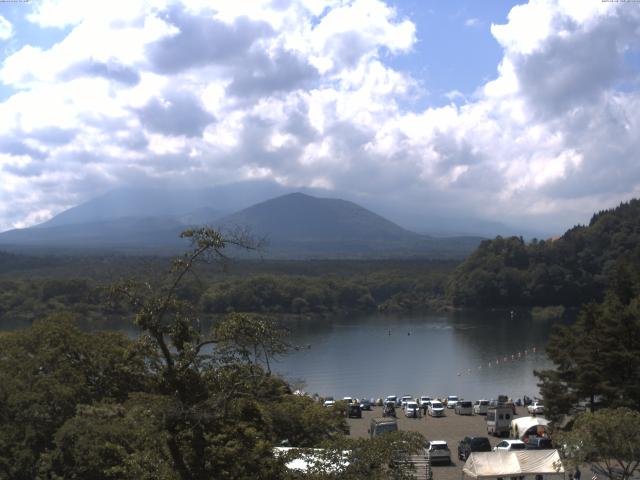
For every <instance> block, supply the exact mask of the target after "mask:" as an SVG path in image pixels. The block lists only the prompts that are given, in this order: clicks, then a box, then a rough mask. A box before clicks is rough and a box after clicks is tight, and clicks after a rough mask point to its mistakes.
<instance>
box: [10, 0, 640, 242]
mask: <svg viewBox="0 0 640 480" xmlns="http://www.w3.org/2000/svg"><path fill="white" fill-rule="evenodd" d="M115 3H117V4H118V5H117V6H116V5H115V4H114V3H113V2H106V3H105V5H102V6H100V7H96V8H94V7H95V6H96V4H93V3H92V4H91V8H89V7H88V3H86V2H80V1H78V0H62V1H57V2H49V1H45V2H43V3H38V4H36V5H34V6H33V8H34V10H33V11H32V12H29V14H28V20H29V21H30V22H32V23H33V24H34V25H38V26H41V27H49V28H68V29H69V33H68V34H67V35H66V36H65V37H64V39H63V40H62V41H60V42H58V43H57V44H55V45H53V46H52V47H51V48H48V49H41V48H39V47H37V46H32V45H24V46H22V47H21V48H20V49H19V50H17V51H15V52H14V53H13V54H11V55H10V56H8V57H7V58H5V60H4V62H3V63H2V66H1V67H0V81H1V82H2V83H3V84H4V85H5V86H7V87H10V88H12V89H13V91H14V92H15V93H13V94H12V95H11V96H9V97H8V98H7V99H6V100H5V101H3V102H2V103H1V104H0V132H2V133H0V230H5V229H8V228H13V227H24V226H29V225H32V224H34V223H38V222H40V221H43V220H46V219H48V218H49V217H51V216H52V215H54V214H55V213H57V212H59V211H61V210H63V209H65V208H68V207H70V206H72V205H75V204H77V203H79V202H81V201H84V200H86V199H88V198H90V197H92V196H94V195H95V194H96V193H100V192H104V191H106V190H108V189H110V188H113V187H116V186H119V185H121V184H125V183H126V184H132V183H134V184H135V183H136V182H151V181H166V182H171V183H180V182H184V183H189V184H193V185H198V186H202V185H206V184H220V183H225V182H231V181H238V180H242V179H257V178H260V179H270V180H274V181H277V182H279V183H281V184H284V185H290V186H312V187H318V188H324V189H326V190H327V195H328V196H329V195H331V194H332V193H331V192H348V193H349V195H350V196H351V198H353V199H358V198H361V199H363V201H365V202H366V200H367V199H376V200H377V201H378V202H381V203H384V204H387V205H389V206H393V207H394V208H397V209H398V210H402V209H405V210H406V209H413V210H414V211H416V212H420V211H424V212H443V213H446V214H451V215H464V216H466V217H471V216H477V217H480V218H486V219H498V220H502V221H510V222H515V223H518V224H520V225H527V224H528V225H537V226H539V227H541V226H544V227H545V228H549V229H564V228H567V227H568V226H570V225H571V224H573V223H575V222H576V221H578V220H584V219H585V218H588V215H589V214H590V213H591V212H593V211H594V210H598V209H600V208H602V207H604V206H613V205H614V204H615V203H617V202H619V201H621V200H624V199H628V198H630V197H632V196H636V195H638V193H640V161H638V160H639V159H638V153H639V152H640V137H639V136H638V134H637V132H638V131H640V92H639V89H638V86H639V80H640V75H639V73H638V67H637V61H636V62H635V67H634V61H633V59H634V58H635V59H636V60H637V58H638V57H637V56H638V54H639V53H640V8H637V6H636V5H634V4H624V3H601V2H595V1H594V2H585V1H583V0H531V1H530V2H529V3H527V4H523V5H519V6H516V7H514V8H513V9H512V10H511V12H510V13H509V16H508V19H507V22H506V23H504V24H500V25H497V24H495V25H492V26H491V33H492V35H493V36H494V37H495V39H496V41H497V42H498V43H499V44H500V46H501V47H502V49H503V52H504V54H503V58H502V61H501V62H500V64H499V65H498V66H497V70H496V75H495V78H493V79H491V80H490V81H488V82H486V83H484V84H482V85H478V88H477V90H476V92H475V94H474V95H473V96H471V97H465V96H463V95H450V97H449V98H450V103H449V104H448V105H445V106H442V107H438V108H433V107H428V108H426V109H415V108H412V105H413V104H417V103H418V102H417V101H416V100H417V99H418V98H419V96H420V95H421V94H422V92H421V87H420V79H416V78H412V77H411V76H410V75H409V74H407V73H406V72H402V71H399V70H396V69H394V68H392V67H391V66H390V63H391V62H390V61H389V60H390V59H391V58H393V57H394V56H399V55H411V54H412V52H414V51H415V48H416V44H417V43H416V42H417V41H418V38H420V33H421V32H419V31H416V26H415V25H414V24H413V23H412V21H411V19H410V18H403V17H401V16H400V15H399V14H398V13H397V11H396V10H395V9H394V8H392V7H390V6H389V5H388V4H385V3H384V2H382V1H380V0H353V1H347V0H334V1H330V2H326V1H320V0H306V1H305V0H299V1H294V0H291V1H289V0H278V1H265V2H263V3H262V4H258V2H253V1H252V2H241V1H238V2H226V1H225V2H205V1H196V0H190V1H186V0H185V1H182V2H166V3H163V2H153V5H150V3H151V2H146V1H142V0H127V1H126V2H115ZM7 23H8V22H7V21H6V20H4V19H0V37H1V38H4V37H2V35H10V34H11V32H12V30H11V24H10V23H9V24H8V27H7V26H6V24H7ZM7 28H8V30H7ZM7 31H9V32H10V33H9V34H7V33H5V32H7ZM390 209H391V207H390Z"/></svg>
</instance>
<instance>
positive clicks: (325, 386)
mask: <svg viewBox="0 0 640 480" xmlns="http://www.w3.org/2000/svg"><path fill="white" fill-rule="evenodd" d="M551 325H552V322H548V321H539V320H532V319H530V318H528V317H527V316H524V315H520V314H518V313H516V314H515V318H514V320H511V318H510V313H509V312H504V311H500V312H462V313H461V312H456V313H450V314H424V315H412V316H389V315H373V316H367V317H358V318H355V317H354V318H336V319H330V320H306V321H303V320H301V321H295V322H290V323H288V324H287V326H288V327H289V328H290V329H291V333H292V340H293V342H294V343H295V344H297V345H299V346H300V349H299V350H298V351H294V352H293V353H291V354H290V355H288V356H285V357H283V358H281V359H279V360H278V362H277V364H276V367H275V369H276V370H277V371H278V372H279V373H280V374H281V375H283V376H284V377H285V378H287V379H288V380H290V381H292V382H294V384H295V383H296V382H297V381H299V380H303V381H304V390H306V391H308V392H310V393H314V392H317V393H319V394H321V395H333V396H335V397H343V396H347V395H349V396H353V397H360V396H367V397H376V398H377V397H384V396H386V395H391V394H398V395H405V394H408V395H414V396H419V395H422V394H426V395H430V396H442V395H449V394H457V395H460V396H462V397H464V398H467V399H478V398H495V397H496V396H497V395H498V394H502V393H504V394H506V395H509V396H512V397H513V398H517V397H522V396H523V395H529V396H530V397H533V396H536V395H538V387H537V386H536V383H537V382H536V378H535V377H534V375H533V370H534V369H542V368H546V367H548V366H550V362H549V361H548V359H547V358H546V357H545V355H544V347H545V345H546V343H547V340H548V336H549V332H550V330H551ZM534 347H535V349H536V351H537V353H533V351H532V350H533V349H534ZM525 350H527V355H525V354H524V351H525ZM518 353H520V357H519V358H518ZM512 355H513V356H514V360H512V359H511V356H512ZM505 357H506V358H507V361H506V362H505V361H504V359H505ZM496 360H498V363H497V364H496Z"/></svg>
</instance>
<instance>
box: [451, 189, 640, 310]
mask: <svg viewBox="0 0 640 480" xmlns="http://www.w3.org/2000/svg"><path fill="white" fill-rule="evenodd" d="M638 258H640V200H638V199H634V200H631V201H630V202H628V203H622V204H621V205H619V206H618V207H616V208H614V209H611V210H605V211H601V212H598V213H596V214H595V215H594V216H593V217H592V218H591V221H590V222H589V225H588V226H576V227H574V228H572V229H570V230H568V231H567V232H566V233H565V234H564V235H563V236H562V237H560V238H558V239H551V240H534V241H532V242H531V243H529V244H526V243H525V242H524V241H523V239H522V238H518V237H509V238H502V237H497V238H496V239H494V240H486V241H483V242H482V243H481V244H480V246H479V247H478V249H477V250H476V251H475V252H474V253H473V254H472V255H471V256H469V257H468V258H467V259H466V260H465V261H464V262H463V263H462V264H460V266H459V267H458V268H457V269H456V270H455V272H454V274H453V275H452V278H451V281H450V282H449V286H448V295H449V296H450V299H451V302H452V303H453V304H454V305H457V306H485V307H488V306H491V307H496V306H519V305H520V306H531V305H540V306H544V305H565V306H577V305H580V304H582V303H584V302H588V301H591V300H601V299H602V296H603V294H604V290H605V287H607V286H611V285H613V286H614V288H615V284H616V283H620V282H624V276H625V275H627V276H628V275H637V274H638V273H637V272H635V270H634V271H628V270H627V269H625V265H628V264H630V263H631V262H632V260H634V261H637V259H638ZM620 288H622V287H620Z"/></svg>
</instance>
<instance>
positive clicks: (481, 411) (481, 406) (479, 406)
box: [473, 400, 489, 415]
mask: <svg viewBox="0 0 640 480" xmlns="http://www.w3.org/2000/svg"><path fill="white" fill-rule="evenodd" d="M487 410H489V400H476V402H475V403H474V404H473V413H475V414H476V415H486V414H487Z"/></svg>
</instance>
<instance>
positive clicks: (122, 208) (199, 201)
mask: <svg viewBox="0 0 640 480" xmlns="http://www.w3.org/2000/svg"><path fill="white" fill-rule="evenodd" d="M297 191H299V192H302V193H306V194H310V195H313V196H317V197H324V196H327V192H326V191H324V190H320V189H312V188H302V189H300V188H294V187H286V186H283V185H280V184H278V183H276V182H273V181H266V180H250V181H242V182H236V183H231V184H226V185H218V186H214V187H208V188H193V187H192V186H180V185H172V186H170V187H169V188H167V187H166V186H159V185H155V186H148V185H147V186H144V185H140V186H129V187H124V188H118V189H116V190H113V191H111V192H108V193H106V194H104V195H101V196H99V197H96V198H94V199H91V200H89V201H87V202H85V203H82V204H80V205H78V206H76V207H73V208H70V209H68V210H66V211H64V212H62V213H60V214H59V215H57V216H55V217H54V218H52V219H51V220H49V221H47V222H45V223H43V224H41V225H39V227H52V226H59V225H71V224H82V223H87V222H103V221H111V220H116V219H120V218H150V217H170V218H172V219H174V220H175V221H177V222H180V223H185V224H191V223H198V224H202V223H211V222H214V221H216V220H218V219H219V218H221V217H222V216H224V215H229V214H231V213H233V212H237V211H239V210H241V209H244V208H247V207H249V206H251V205H254V204H256V203H260V202H264V201H266V200H268V199H271V198H275V197H278V196H282V195H286V194H289V193H294V192H297ZM331 196H333V197H337V198H343V199H345V200H351V201H353V202H355V203H357V204H358V205H361V206H363V207H365V208H367V209H369V210H372V211H375V212H378V213H379V214H380V215H382V216H384V217H385V218H389V219H391V220H393V221H394V222H395V223H397V224H399V225H401V226H403V227H404V228H405V229H409V230H411V231H414V232H418V233H421V234H425V235H430V236H436V237H451V236H468V235H469V236H482V237H494V236H496V235H522V236H524V237H525V238H532V237H534V236H535V237H538V238H546V237H548V236H550V235H546V234H540V233H539V232H529V231H525V230H523V229H521V228H514V227H513V226H509V225H505V224H502V223H500V222H491V221H487V220H482V219H477V218H467V217H462V216H460V215H454V214H449V213H447V212H441V211H433V210H431V209H429V208H428V207H426V206H423V207H420V208H406V207H402V206H400V205H395V204H390V203H387V202H381V201H379V200H378V199H377V198H375V197H367V198H359V197H356V196H353V195H352V194H351V193H350V192H333V193H332V195H331Z"/></svg>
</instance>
